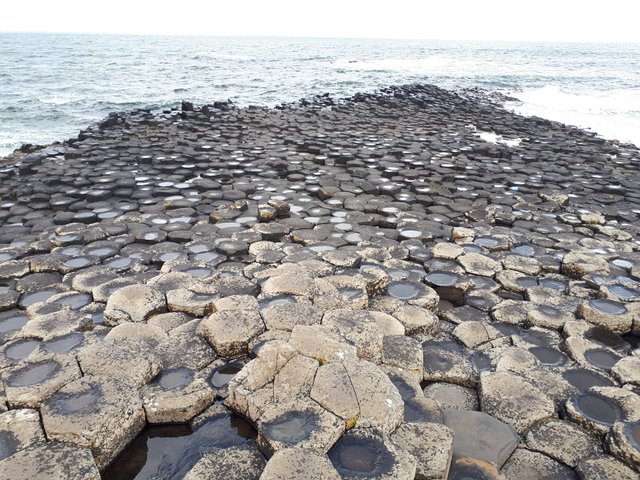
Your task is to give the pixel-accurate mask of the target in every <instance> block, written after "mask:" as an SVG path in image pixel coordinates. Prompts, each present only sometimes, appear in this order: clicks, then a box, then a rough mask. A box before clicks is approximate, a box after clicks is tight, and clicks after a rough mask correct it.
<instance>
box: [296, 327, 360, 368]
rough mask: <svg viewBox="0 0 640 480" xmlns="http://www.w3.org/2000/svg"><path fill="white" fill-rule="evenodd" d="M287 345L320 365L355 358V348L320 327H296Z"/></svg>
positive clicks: (343, 339) (338, 336)
mask: <svg viewBox="0 0 640 480" xmlns="http://www.w3.org/2000/svg"><path fill="white" fill-rule="evenodd" d="M289 345H291V346H292V347H293V348H295V349H296V350H298V351H299V352H300V353H302V354H303V355H306V356H308V357H312V358H315V359H316V360H318V361H320V363H327V362H332V361H342V360H344V359H346V358H357V355H356V347H355V346H353V345H352V344H351V343H349V342H348V341H347V340H346V339H345V338H343V337H341V336H340V335H338V334H336V333H334V332H332V331H330V330H329V329H328V328H326V327H323V326H322V325H309V326H307V325H296V326H295V327H293V330H292V331H291V337H290V338H289Z"/></svg>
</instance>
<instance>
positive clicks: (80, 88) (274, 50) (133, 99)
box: [0, 33, 640, 156]
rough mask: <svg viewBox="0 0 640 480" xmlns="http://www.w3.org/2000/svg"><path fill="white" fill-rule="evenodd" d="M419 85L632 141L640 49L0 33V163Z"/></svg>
mask: <svg viewBox="0 0 640 480" xmlns="http://www.w3.org/2000/svg"><path fill="white" fill-rule="evenodd" d="M416 82H418V83H429V84H434V85H437V86H439V87H443V88H446V89H452V90H460V89H466V88H481V89H485V90H487V91H490V92H492V91H498V92H501V93H504V94H507V95H509V96H511V97H513V98H515V99H517V100H511V101H508V102H506V104H505V107H506V108H508V109H510V110H513V111H515V112H517V113H520V114H522V115H537V116H540V117H544V118H548V119H552V120H558V121H561V122H563V123H567V124H570V125H575V126H579V127H582V128H585V129H589V130H592V131H594V132H596V133H597V134H599V135H601V136H602V137H605V138H608V139H616V140H619V141H623V142H633V143H635V144H636V145H640V44H585V43H522V42H518V43H508V42H471V41H460V42H455V41H426V40H375V39H326V38H248V37H246V38H245V37H188V36H182V37H180V36H133V35H91V34H51V33H0V156H2V155H6V154H8V153H10V152H11V151H13V150H14V149H15V148H18V147H20V146H21V145H22V144H24V143H31V144H48V143H51V142H53V141H61V140H65V139H67V138H70V137H74V136H76V135H77V134H78V132H79V131H80V130H81V129H83V128H85V127H87V126H89V125H90V124H93V123H95V122H96V121H99V120H100V119H102V118H104V117H106V116H107V115H108V114H109V113H110V112H114V111H126V110H131V109H135V108H150V109H152V110H163V109H167V108H171V107H179V106H180V103H181V101H182V100H188V101H191V102H194V103H196V104H205V103H211V102H213V101H216V100H228V99H230V100H232V101H233V102H234V103H236V104H237V105H238V106H246V105H266V106H275V105H278V104H281V103H286V102H292V101H296V100H299V99H301V98H307V97H311V96H314V95H317V94H323V93H329V94H331V95H332V96H335V97H346V96H350V95H352V94H354V93H356V92H373V91H375V90H377V89H379V88H383V87H385V86H388V85H397V84H406V83H416Z"/></svg>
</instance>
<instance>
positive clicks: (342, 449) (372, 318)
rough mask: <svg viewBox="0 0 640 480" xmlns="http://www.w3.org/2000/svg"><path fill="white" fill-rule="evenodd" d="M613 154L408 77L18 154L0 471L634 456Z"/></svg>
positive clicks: (368, 466) (620, 205)
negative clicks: (494, 138)
mask: <svg viewBox="0 0 640 480" xmlns="http://www.w3.org/2000/svg"><path fill="white" fill-rule="evenodd" d="M472 127H473V128H472ZM477 130H481V131H485V130H486V131H494V132H496V133H497V134H500V135H502V136H503V137H505V138H509V139H514V140H515V139H518V140H519V141H518V142H510V143H509V144H503V143H497V144H495V143H488V142H486V141H484V140H482V139H481V138H480V137H479V136H478V135H477ZM639 165H640V153H639V152H638V150H637V149H636V148H634V147H633V146H631V145H624V144H619V143H616V142H611V141H605V140H603V139H600V138H598V137H596V136H595V135H594V134H591V133H588V132H584V131H580V130H577V129H575V128H572V127H567V126H564V125H561V124H558V123H555V122H550V121H546V120H543V119H539V118H524V117H519V116H517V115H514V114H511V113H509V112H507V111H505V110H503V109H501V108H500V107H499V106H496V105H495V104H493V103H491V101H489V100H488V99H486V98H484V97H483V96H482V95H479V94H477V93H473V94H472V93H470V92H458V93H453V92H446V91H443V90H440V89H438V88H436V87H431V86H421V85H408V86H403V87H391V88H388V89H384V90H382V91H380V92H377V93H373V94H358V95H355V96H354V97H352V98H349V99H333V98H330V97H326V96H322V97H317V98H314V99H310V100H305V101H301V102H298V103H293V104H286V105H282V106H279V107H277V108H273V109H269V108H262V107H248V108H243V109H239V108H236V107H235V106H233V105H232V104H227V103H220V102H218V103H216V104H213V105H208V106H205V107H202V108H200V107H195V106H192V105H190V104H189V108H185V109H183V110H177V109H173V110H166V111H164V112H155V113H154V112H150V111H147V110H136V111H133V112H128V113H117V114H113V115H112V116H110V117H109V121H108V122H102V123H101V124H99V125H95V126H92V127H89V128H88V129H86V130H84V131H82V132H81V133H80V134H79V136H78V137H77V138H74V139H70V140H69V141H67V142H65V143H64V144H63V145H61V146H59V147H57V148H55V149H45V150H43V151H40V152H36V153H33V154H29V155H27V156H25V157H24V158H23V159H22V162H21V163H19V164H17V165H16V166H15V167H11V168H7V169H3V170H2V172H0V378H1V379H2V382H1V383H0V477H1V478H4V477H2V476H3V475H4V476H5V477H6V476H7V475H10V476H9V477H7V478H39V477H42V476H46V477H47V478H99V475H100V474H99V473H98V472H99V471H101V472H102V474H103V476H104V478H118V479H127V478H140V479H142V478H153V476H154V475H158V474H159V475H161V476H162V478H182V477H184V476H185V475H186V478H191V479H197V478H235V477H233V475H236V477H238V478H264V479H280V478H281V479H289V478H291V479H293V478H389V479H391V478H394V479H396V478H407V479H413V478H429V479H432V478H433V479H436V478H447V476H448V477H449V478H500V476H502V477H503V478H508V479H511V478H514V479H515V478H519V479H520V478H529V477H530V478H562V479H565V478H566V479H573V478H581V479H591V478H594V479H595V478H621V479H622V478H637V475H638V472H639V471H640V464H639V463H638V462H639V461H640V455H639V454H638V451H639V438H640V433H639V432H640V429H639V428H638V421H640V413H638V412H640V396H639V390H638V387H639V386H640V377H639V376H638V370H639V368H640V367H639V364H638V360H637V359H638V358H639V357H640V350H639V347H640V278H638V275H639V273H640V235H639V234H640V226H639V220H640V195H639V194H638V192H637V185H638V184H640V176H639V175H640V174H639V173H638V172H639V169H638V167H639ZM167 424H169V425H167ZM40 425H42V426H43V427H41V426H40ZM166 452H170V453H168V454H167V453H166ZM7 472H8V473H7ZM212 472H215V473H212ZM211 475H218V477H211ZM526 475H529V477H526ZM607 475H608V476H607Z"/></svg>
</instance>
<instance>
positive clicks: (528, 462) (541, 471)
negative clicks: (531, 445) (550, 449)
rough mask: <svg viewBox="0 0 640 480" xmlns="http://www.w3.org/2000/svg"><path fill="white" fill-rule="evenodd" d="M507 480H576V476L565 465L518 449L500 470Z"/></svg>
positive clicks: (544, 456)
mask: <svg viewBox="0 0 640 480" xmlns="http://www.w3.org/2000/svg"><path fill="white" fill-rule="evenodd" d="M502 474H503V475H504V477H505V479H508V480H516V479H517V480H540V479H544V478H548V479H554V480H556V479H557V480H578V477H577V475H576V474H575V473H574V472H573V470H571V469H570V468H569V467H567V466H566V465H563V464H562V463H560V462H556V461H555V460H553V459H552V458H549V457H547V456H546V455H543V454H541V453H537V452H532V451H529V450H526V449H524V448H518V449H517V450H516V451H515V452H513V455H511V458H509V460H508V461H507V463H505V465H504V467H503V468H502Z"/></svg>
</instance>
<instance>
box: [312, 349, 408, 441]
mask: <svg viewBox="0 0 640 480" xmlns="http://www.w3.org/2000/svg"><path fill="white" fill-rule="evenodd" d="M311 398H312V399H314V400H315V401H316V402H318V403H319V404H320V405H322V406H323V407H324V408H326V409H327V410H329V411H330V412H333V413H335V414H336V415H338V416H339V417H341V418H342V419H343V420H344V421H345V422H346V423H347V425H348V426H349V427H352V426H354V425H356V424H357V425H358V426H361V427H376V428H379V429H381V430H382V431H383V432H385V433H391V432H393V431H394V430H395V429H396V428H397V427H398V426H399V425H400V424H401V423H402V420H403V417H404V402H403V401H402V397H401V396H400V393H399V392H398V389H397V388H396V386H395V385H394V384H393V383H392V382H391V380H389V377H388V376H387V375H386V374H385V373H384V372H383V371H382V370H380V369H379V368H377V367H376V366H375V365H373V364H372V363H369V362H367V361H365V360H359V359H357V360H345V361H344V362H342V363H339V362H335V363H328V364H326V365H323V366H321V367H320V368H319V369H318V373H317V374H316V377H315V382H314V384H313V388H312V389H311Z"/></svg>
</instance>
